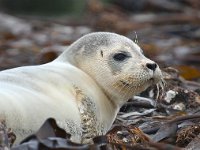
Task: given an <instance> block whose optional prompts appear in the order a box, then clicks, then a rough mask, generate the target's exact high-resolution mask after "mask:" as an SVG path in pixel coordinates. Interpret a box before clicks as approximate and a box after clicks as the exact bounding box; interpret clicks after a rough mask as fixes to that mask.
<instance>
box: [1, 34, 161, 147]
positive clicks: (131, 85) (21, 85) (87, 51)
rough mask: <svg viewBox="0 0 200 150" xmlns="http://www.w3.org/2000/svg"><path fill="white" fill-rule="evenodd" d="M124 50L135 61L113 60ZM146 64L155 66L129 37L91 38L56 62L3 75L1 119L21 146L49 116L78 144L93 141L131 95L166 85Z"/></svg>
mask: <svg viewBox="0 0 200 150" xmlns="http://www.w3.org/2000/svg"><path fill="white" fill-rule="evenodd" d="M122 50H123V51H126V52H128V53H129V54H130V58H129V59H127V60H126V62H124V63H123V65H121V64H119V66H118V65H116V64H115V61H113V60H112V56H113V54H115V53H118V52H121V51H122ZM116 63H118V62H116ZM146 63H154V62H153V61H151V60H149V59H147V58H146V57H145V56H144V55H143V54H142V53H141V49H140V47H139V46H138V45H137V44H135V43H134V42H132V41H131V40H130V39H128V38H126V37H124V36H120V35H118V34H114V33H108V32H97V33H92V34H89V35H86V36H84V37H82V38H80V39H79V40H77V41H76V42H75V43H73V44H72V45H71V46H70V47H69V48H68V49H66V50H65V51H64V52H63V54H61V55H60V56H59V57H58V58H57V59H56V60H55V61H53V62H50V63H47V64H44V65H38V66H27V67H19V68H14V69H10V70H5V71H1V72H0V119H5V120H6V123H7V126H8V127H10V128H12V129H13V130H14V132H15V133H16V135H17V142H16V143H18V142H19V141H20V140H22V139H23V138H25V137H26V136H27V135H29V134H31V133H34V132H36V131H37V130H38V129H39V127H40V126H41V125H42V123H43V122H44V121H45V120H46V119H47V118H49V117H53V118H55V119H56V121H57V122H58V124H59V126H61V127H62V128H64V129H65V130H66V131H67V132H69V133H71V134H72V140H73V141H75V142H81V143H87V142H90V140H91V138H92V137H94V136H96V135H101V134H105V133H106V132H107V131H108V130H109V129H110V127H111V125H112V123H113V121H114V119H115V117H116V115H117V112H118V111H119V108H120V107H121V106H122V105H123V104H124V103H125V102H126V101H127V100H128V99H129V98H130V97H132V96H133V95H135V94H138V93H140V92H141V91H143V90H145V89H146V88H147V87H149V86H150V85H152V84H156V83H158V82H160V80H161V78H162V75H161V71H160V69H159V67H157V69H156V70H155V71H154V72H153V71H152V70H150V69H148V68H147V67H146ZM122 81H124V82H126V83H127V85H123V84H122ZM85 118H86V119H85Z"/></svg>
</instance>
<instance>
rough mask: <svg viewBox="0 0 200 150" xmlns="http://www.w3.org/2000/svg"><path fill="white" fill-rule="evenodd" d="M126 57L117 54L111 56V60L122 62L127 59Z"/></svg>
mask: <svg viewBox="0 0 200 150" xmlns="http://www.w3.org/2000/svg"><path fill="white" fill-rule="evenodd" d="M127 57H128V56H127V55H126V54H124V53H117V54H115V55H114V56H113V59H114V60H116V61H123V60H125V59H126V58H127Z"/></svg>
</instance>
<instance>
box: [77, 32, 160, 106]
mask: <svg viewBox="0 0 200 150" xmlns="http://www.w3.org/2000/svg"><path fill="white" fill-rule="evenodd" d="M87 40H88V42H91V43H92V44H93V47H92V48H91V45H90V48H87V46H88V45H87V44H85V45H83V47H82V49H84V50H82V52H83V55H84V56H85V57H84V60H83V61H82V62H81V64H80V68H82V70H84V71H85V72H87V73H88V74H90V76H91V77H93V78H94V79H95V80H96V81H97V83H98V84H99V85H100V86H101V88H102V89H103V90H104V92H105V93H106V94H107V95H108V97H109V98H110V99H112V100H114V101H117V104H119V105H121V104H123V103H124V101H125V100H128V99H129V98H131V97H132V96H133V95H135V94H138V93H140V92H142V91H144V90H145V89H146V88H147V87H149V86H150V85H152V84H157V83H158V82H160V81H161V78H162V74H161V71H160V69H159V66H158V65H157V64H156V63H155V62H153V61H152V60H150V59H148V58H146V57H145V56H144V55H143V52H142V50H141V48H140V47H139V46H138V45H137V44H135V43H134V42H133V41H131V40H130V39H128V38H126V37H124V36H120V35H117V34H111V33H110V34H108V33H107V34H103V33H102V35H101V36H99V38H97V36H95V37H93V38H91V39H90V37H88V39H87ZM92 40H93V41H92ZM88 49H90V51H91V49H93V50H92V51H93V53H90V55H87V53H88V52H89V50H88ZM94 51H95V53H94ZM79 60H80V59H79Z"/></svg>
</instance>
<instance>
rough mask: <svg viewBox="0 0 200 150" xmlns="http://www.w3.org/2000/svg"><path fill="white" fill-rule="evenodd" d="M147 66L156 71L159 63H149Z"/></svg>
mask: <svg viewBox="0 0 200 150" xmlns="http://www.w3.org/2000/svg"><path fill="white" fill-rule="evenodd" d="M146 66H147V68H149V69H151V70H153V71H155V70H156V68H157V64H156V63H147V64H146Z"/></svg>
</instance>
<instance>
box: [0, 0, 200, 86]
mask: <svg viewBox="0 0 200 150" xmlns="http://www.w3.org/2000/svg"><path fill="white" fill-rule="evenodd" d="M94 31H110V32H115V33H119V34H122V35H125V36H127V37H129V38H131V39H132V40H133V41H138V44H139V45H140V46H141V47H142V49H143V50H144V53H145V55H146V56H148V57H150V58H151V59H153V60H155V61H157V62H158V63H159V64H160V66H161V67H162V68H165V67H174V68H176V69H178V70H179V71H180V74H181V76H183V77H184V78H186V79H188V80H195V81H198V82H200V1H199V0H43V1H40V0H0V70H3V69H8V68H12V67H17V66H22V65H33V64H42V63H46V62H49V61H51V60H53V59H55V58H56V57H57V55H59V54H60V53H61V52H62V51H63V50H64V49H65V48H66V47H67V46H68V45H70V44H71V43H72V42H74V41H75V40H77V39H78V38H79V37H81V36H82V35H84V34H87V33H90V32H94Z"/></svg>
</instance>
